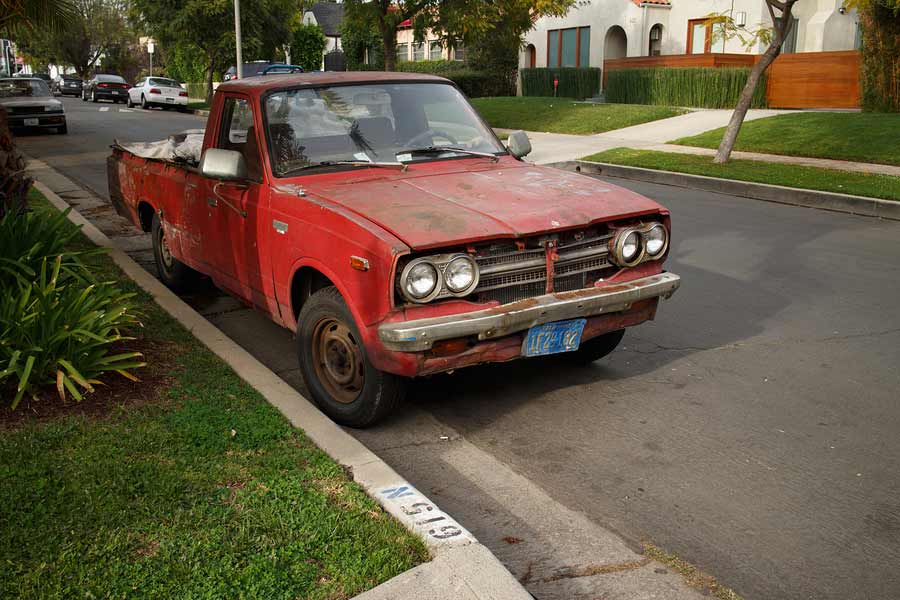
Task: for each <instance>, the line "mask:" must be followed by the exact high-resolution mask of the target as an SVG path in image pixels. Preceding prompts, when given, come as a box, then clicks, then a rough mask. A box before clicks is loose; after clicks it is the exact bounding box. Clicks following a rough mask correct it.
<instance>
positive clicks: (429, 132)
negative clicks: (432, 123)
mask: <svg viewBox="0 0 900 600" xmlns="http://www.w3.org/2000/svg"><path fill="white" fill-rule="evenodd" d="M436 137H442V138H444V139H446V140H447V141H448V142H450V143H451V144H453V145H454V146H456V145H457V144H459V141H458V140H457V139H456V138H455V137H453V136H452V135H450V133H448V132H446V131H443V130H439V129H426V130H425V131H423V132H422V133H419V134H416V135H415V136H413V137H412V138H410V139H409V141H408V142H406V143H407V145H408V146H410V147H411V148H415V147H417V146H420V145H422V144H433V143H434V138H436Z"/></svg>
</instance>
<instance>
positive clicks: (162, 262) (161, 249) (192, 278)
mask: <svg viewBox="0 0 900 600" xmlns="http://www.w3.org/2000/svg"><path fill="white" fill-rule="evenodd" d="M150 233H151V235H152V237H153V259H154V261H155V262H156V270H157V272H158V273H159V278H160V280H161V281H162V282H163V283H164V284H166V286H167V287H169V288H170V289H171V290H172V291H174V292H184V291H187V290H189V289H191V288H192V287H193V286H194V285H195V284H196V282H197V279H198V273H197V271H195V270H193V269H192V268H190V267H189V266H187V265H186V264H184V263H183V262H181V261H180V260H178V259H177V258H175V257H174V256H172V251H171V250H170V249H169V245H168V243H167V242H166V232H165V230H164V229H163V227H162V223H160V221H159V215H157V214H155V213H154V214H153V224H152V225H151V227H150Z"/></svg>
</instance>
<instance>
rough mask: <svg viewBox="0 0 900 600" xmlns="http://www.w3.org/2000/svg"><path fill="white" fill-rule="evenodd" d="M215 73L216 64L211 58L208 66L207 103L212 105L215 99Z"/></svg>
mask: <svg viewBox="0 0 900 600" xmlns="http://www.w3.org/2000/svg"><path fill="white" fill-rule="evenodd" d="M214 74H215V66H214V64H213V61H212V60H210V62H209V66H208V67H206V103H207V104H209V105H212V99H213V75H214Z"/></svg>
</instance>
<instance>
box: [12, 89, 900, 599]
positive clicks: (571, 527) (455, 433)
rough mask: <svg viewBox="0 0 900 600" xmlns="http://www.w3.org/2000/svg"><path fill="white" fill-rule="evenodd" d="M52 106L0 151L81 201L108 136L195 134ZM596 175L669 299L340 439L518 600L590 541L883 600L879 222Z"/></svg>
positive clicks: (808, 594) (542, 587) (217, 314)
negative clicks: (484, 559)
mask: <svg viewBox="0 0 900 600" xmlns="http://www.w3.org/2000/svg"><path fill="white" fill-rule="evenodd" d="M64 102H65V104H66V109H67V111H68V115H69V134H68V135H67V136H57V135H52V134H42V135H26V136H23V137H21V138H20V139H19V141H20V143H21V145H22V147H23V149H24V150H25V152H27V153H28V154H29V155H30V156H32V157H35V158H38V159H41V160H43V161H45V162H47V163H48V164H49V165H51V166H52V167H54V168H56V169H57V170H58V171H60V172H62V173H64V174H65V175H67V176H68V177H69V178H71V179H72V180H74V181H76V182H78V183H79V184H80V185H82V186H85V187H87V188H90V189H91V190H93V191H95V192H96V193H97V194H98V195H99V196H100V197H103V198H105V197H107V189H106V170H105V163H104V160H105V157H106V156H107V154H108V146H109V144H110V143H111V142H112V141H113V138H119V139H121V140H128V141H147V140H154V139H161V138H163V137H165V135H167V134H168V133H172V132H176V131H180V130H184V129H188V128H195V127H202V126H203V123H204V119H201V118H198V117H194V116H190V115H181V114H176V113H163V112H161V111H151V112H146V111H141V110H139V109H135V110H132V111H128V112H125V111H123V109H122V108H121V105H118V106H113V105H108V104H104V105H95V104H85V103H82V102H81V101H80V100H68V99H67V100H65V101H64ZM103 108H107V110H103ZM613 183H616V184H617V185H622V186H625V187H628V188H631V189H633V190H636V191H638V192H640V193H643V194H645V195H647V196H649V197H651V198H654V199H655V200H657V201H659V202H660V203H662V204H663V205H665V206H667V207H668V208H669V209H670V210H671V211H672V221H673V229H674V231H673V243H672V251H671V258H670V259H669V261H668V263H667V267H668V269H669V270H671V271H673V272H675V273H678V274H680V275H681V276H682V278H683V281H682V288H681V290H679V292H678V293H677V294H676V295H675V296H674V297H673V298H672V299H671V300H669V301H666V302H663V304H662V305H661V306H660V310H659V312H658V315H657V319H656V321H654V322H652V323H648V324H644V325H642V326H640V327H638V328H636V329H633V330H631V331H629V333H628V334H627V335H626V337H625V340H624V342H623V346H622V347H620V349H619V350H618V351H617V352H615V353H614V354H613V355H611V356H610V357H609V358H608V359H606V360H604V361H601V362H598V363H596V364H595V365H593V366H591V367H588V368H580V369H578V368H574V367H570V366H567V365H566V363H565V362H564V361H562V360H559V359H552V358H551V359H543V360H528V361H517V362H513V363H509V364H504V365H493V366H487V367H477V368H472V369H465V370H462V371H459V372H457V373H455V374H453V375H442V376H437V377H434V378H431V379H428V380H423V381H419V382H418V383H416V385H415V386H414V388H413V391H412V394H411V396H412V397H411V399H410V400H409V402H408V404H407V406H406V407H405V409H404V410H403V412H402V413H401V414H400V415H398V416H397V417H396V418H393V419H391V420H390V421H389V422H387V423H385V424H383V425H381V426H379V427H376V428H374V429H371V430H367V431H359V432H353V433H354V435H356V436H357V437H358V438H359V439H360V440H362V441H363V442H364V443H365V444H366V445H368V446H369V447H370V448H371V449H372V450H374V451H375V452H376V453H378V454H379V455H380V456H382V457H383V458H385V460H387V462H388V463H390V464H391V465H392V466H393V467H394V468H396V469H397V470H398V471H399V472H400V473H401V474H402V475H404V476H405V477H407V478H408V479H409V480H410V481H411V482H413V483H414V484H415V485H416V486H417V487H419V488H421V489H422V490H423V491H425V492H426V493H427V494H429V495H430V496H431V497H432V498H433V499H434V500H435V501H437V502H438V503H439V504H440V505H441V506H442V508H444V509H445V510H447V511H448V512H450V513H451V514H453V515H454V516H455V517H457V519H458V520H459V521H461V522H462V523H463V524H464V525H465V526H467V527H468V528H469V529H471V530H472V531H473V533H475V535H476V536H477V537H478V538H479V539H480V540H481V541H482V542H484V543H485V545H487V546H488V547H490V548H491V549H492V550H493V551H494V552H495V553H496V554H497V555H498V556H499V557H500V558H501V560H503V561H504V562H505V563H506V564H507V566H508V567H509V568H510V569H511V570H512V571H513V573H514V574H516V575H517V576H518V577H520V578H521V579H522V580H523V581H524V582H525V583H526V585H527V586H528V588H529V590H530V591H532V593H534V594H535V595H536V596H537V597H538V598H542V599H543V598H551V597H553V598H556V597H558V598H575V597H585V598H592V597H597V596H598V595H599V594H597V593H596V589H597V588H592V587H591V584H590V583H589V580H590V579H593V576H591V577H583V578H582V579H583V580H584V581H579V580H577V579H576V578H574V577H568V578H554V577H555V576H553V575H552V573H558V572H559V570H560V569H564V568H570V569H574V568H576V567H583V566H585V565H590V564H594V563H598V562H602V561H601V560H600V558H599V557H596V556H592V555H591V552H592V551H593V550H592V546H591V543H592V538H594V537H596V536H602V532H603V531H604V530H605V529H609V530H612V531H615V532H617V533H618V534H620V535H621V536H623V537H624V538H625V539H627V540H628V541H629V542H630V543H631V544H633V545H635V546H637V545H639V544H640V543H641V542H651V543H653V544H655V545H657V546H660V547H662V548H664V549H665V550H667V551H669V552H672V553H674V554H676V555H678V556H679V557H681V558H683V559H685V560H687V561H690V562H692V563H694V564H696V565H698V566H699V567H700V568H702V569H704V570H705V571H707V572H709V573H711V574H713V575H715V576H716V577H717V578H718V579H719V580H720V581H721V582H722V583H724V584H726V585H728V586H730V587H732V588H733V589H735V590H736V591H737V592H738V593H740V594H741V595H743V596H744V597H745V598H747V599H764V600H769V599H772V600H775V599H795V598H816V599H834V600H848V599H856V598H860V599H863V598H865V599H873V600H874V599H885V600H887V599H895V598H897V597H898V596H900V592H898V590H900V568H898V565H900V369H898V363H900V309H898V302H900V243H898V240H900V223H898V222H891V221H880V220H877V219H872V218H865V217H854V216H850V215H845V214H839V213H830V212H825V211H817V210H811V209H805V208H798V207H791V206H783V205H778V204H770V203H765V202H758V201H754V200H748V199H742V198H737V197H732V196H725V195H720V194H713V193H706V192H696V191H692V190H689V189H682V188H675V187H668V186H660V185H653V184H643V183H636V182H628V181H615V182H613ZM145 258H146V257H145ZM145 262H146V261H145ZM195 304H199V306H200V308H201V309H202V310H203V311H204V313H205V314H207V315H208V318H210V320H212V321H213V322H214V323H216V324H218V325H219V326H220V327H222V329H223V330H224V331H226V333H228V334H229V335H231V336H232V337H233V338H235V339H236V340H237V341H238V342H239V343H241V344H243V345H245V346H246V347H248V348H250V349H251V350H252V351H253V352H254V353H255V354H257V356H258V357H259V358H260V359H262V360H263V361H264V362H266V363H267V364H269V365H270V366H271V367H272V368H273V369H274V370H276V372H278V373H279V374H280V375H282V377H284V378H285V379H286V380H288V381H289V382H291V383H292V384H294V385H296V386H297V387H298V388H299V389H301V390H302V389H303V383H302V380H301V379H300V377H299V373H298V371H297V369H296V363H295V358H294V357H293V354H292V348H293V343H292V342H291V340H290V336H289V335H288V334H287V333H286V332H284V331H282V330H280V329H278V328H277V327H275V326H274V325H270V324H268V323H267V322H266V321H265V320H264V319H262V318H261V317H260V316H259V315H256V314H254V313H252V312H250V311H247V310H242V309H241V308H240V306H238V305H237V304H236V303H233V302H230V301H229V300H228V299H224V298H221V297H213V298H208V299H206V300H201V301H195ZM595 532H596V533H595ZM576 571H577V569H576ZM570 572H574V571H570ZM560 586H563V587H560Z"/></svg>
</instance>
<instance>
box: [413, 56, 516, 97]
mask: <svg viewBox="0 0 900 600" xmlns="http://www.w3.org/2000/svg"><path fill="white" fill-rule="evenodd" d="M397 70H398V71H403V72H406V73H428V74H431V75H437V76H439V77H446V78H447V79H450V80H451V81H453V82H454V83H455V84H456V85H458V86H459V88H460V89H461V90H462V91H463V93H464V94H465V95H466V96H468V97H469V98H481V97H484V96H510V95H513V92H514V91H515V89H514V87H515V84H514V83H513V82H510V81H509V79H508V78H504V77H500V76H498V75H496V74H493V73H489V72H487V71H475V70H473V69H469V68H467V67H466V66H465V65H464V63H461V62H457V61H453V60H423V61H416V62H403V63H398V64H397ZM511 87H512V88H513V89H511Z"/></svg>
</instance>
